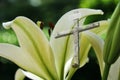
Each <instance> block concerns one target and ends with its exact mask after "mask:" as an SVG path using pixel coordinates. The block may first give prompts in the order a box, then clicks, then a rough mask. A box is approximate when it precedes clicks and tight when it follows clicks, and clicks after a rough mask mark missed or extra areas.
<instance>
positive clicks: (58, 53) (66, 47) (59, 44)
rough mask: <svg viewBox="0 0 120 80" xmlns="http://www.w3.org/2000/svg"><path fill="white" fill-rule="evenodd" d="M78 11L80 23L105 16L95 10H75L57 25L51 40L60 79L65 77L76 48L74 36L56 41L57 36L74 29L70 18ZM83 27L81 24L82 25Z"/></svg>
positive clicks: (64, 16) (62, 18) (63, 17)
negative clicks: (86, 19) (87, 17)
mask: <svg viewBox="0 0 120 80" xmlns="http://www.w3.org/2000/svg"><path fill="white" fill-rule="evenodd" d="M76 11H78V12H79V13H80V15H79V19H80V20H81V19H82V21H80V23H83V22H84V18H85V17H86V16H89V15H95V14H103V12H102V11H101V10H93V9H75V10H72V11H69V12H68V13H66V14H64V15H63V16H62V17H61V18H60V20H59V21H58V22H57V24H56V25H55V28H54V30H53V33H52V35H51V38H50V44H51V46H52V49H53V51H54V56H55V61H56V67H57V72H58V75H60V76H59V77H62V76H64V74H63V73H64V65H65V63H66V62H67V60H69V58H71V56H73V54H74V48H73V43H72V41H73V37H72V36H66V37H63V38H60V39H55V38H54V37H55V35H56V34H57V33H58V32H61V31H65V30H70V29H72V28H73V27H75V23H74V21H73V20H72V19H70V18H69V17H70V16H71V15H73V14H74V12H76ZM80 25H81V24H80ZM70 50H71V51H70Z"/></svg>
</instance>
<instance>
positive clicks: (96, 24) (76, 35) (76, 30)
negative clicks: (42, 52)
mask: <svg viewBox="0 0 120 80" xmlns="http://www.w3.org/2000/svg"><path fill="white" fill-rule="evenodd" d="M74 21H75V22H76V23H77V24H76V25H77V26H76V27H74V28H73V30H71V31H66V32H60V33H58V34H57V35H56V36H55V38H60V37H65V36H67V35H71V34H73V37H74V51H75V53H74V57H73V64H72V67H73V68H78V67H79V66H80V61H79V60H80V59H79V52H80V46H79V33H80V32H82V31H86V30H89V29H93V28H96V27H99V22H94V23H92V24H89V25H87V27H86V28H83V29H81V28H80V27H79V18H77V19H74Z"/></svg>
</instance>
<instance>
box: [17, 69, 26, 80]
mask: <svg viewBox="0 0 120 80" xmlns="http://www.w3.org/2000/svg"><path fill="white" fill-rule="evenodd" d="M24 78H25V75H24V74H23V73H22V71H21V69H18V70H17V71H16V73H15V80H24Z"/></svg>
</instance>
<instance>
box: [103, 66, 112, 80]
mask: <svg viewBox="0 0 120 80" xmlns="http://www.w3.org/2000/svg"><path fill="white" fill-rule="evenodd" d="M110 66H111V64H105V68H104V73H103V77H102V80H107V77H108V74H109V70H110Z"/></svg>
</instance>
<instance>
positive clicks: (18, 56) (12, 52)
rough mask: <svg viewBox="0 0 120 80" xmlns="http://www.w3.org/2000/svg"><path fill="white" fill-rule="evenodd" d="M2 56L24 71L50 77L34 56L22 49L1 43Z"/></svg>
mask: <svg viewBox="0 0 120 80" xmlns="http://www.w3.org/2000/svg"><path fill="white" fill-rule="evenodd" d="M0 56H1V57H4V58H6V59H9V60H10V61H12V62H14V63H15V64H17V65H18V66H19V67H21V68H22V69H24V70H27V71H30V72H32V73H34V74H36V75H38V76H40V77H43V78H45V77H48V75H46V73H45V72H44V70H43V69H41V68H40V66H39V65H38V64H37V62H36V61H35V60H34V59H33V58H32V56H31V55H30V54H29V53H27V52H26V51H24V50H22V49H21V48H20V47H17V46H15V45H10V44H5V43H0Z"/></svg>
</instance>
